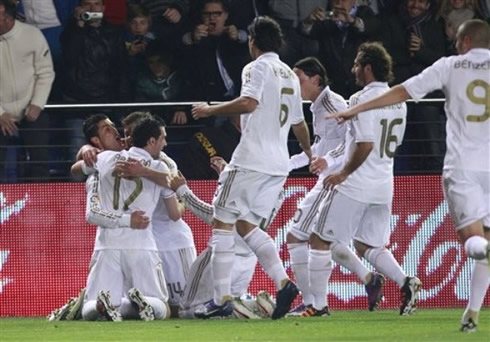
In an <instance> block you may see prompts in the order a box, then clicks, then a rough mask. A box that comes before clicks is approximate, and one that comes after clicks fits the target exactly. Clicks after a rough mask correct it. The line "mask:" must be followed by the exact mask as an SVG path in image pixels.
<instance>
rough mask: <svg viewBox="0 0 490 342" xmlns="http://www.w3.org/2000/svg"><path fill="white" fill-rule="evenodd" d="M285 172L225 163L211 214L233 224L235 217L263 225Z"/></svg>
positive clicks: (270, 211)
mask: <svg viewBox="0 0 490 342" xmlns="http://www.w3.org/2000/svg"><path fill="white" fill-rule="evenodd" d="M285 181H286V176H271V175H267V174H264V173H261V172H256V171H250V170H245V169H240V168H231V167H228V166H227V167H226V168H225V170H224V171H223V172H222V173H221V175H220V176H219V180H218V189H217V190H216V193H215V195H214V199H213V206H214V218H216V219H217V220H219V221H221V222H224V223H228V224H234V223H235V222H236V221H238V220H243V221H246V222H249V223H251V224H253V225H255V226H264V225H266V222H267V221H268V219H269V218H270V217H271V213H272V211H273V209H274V206H275V205H276V203H277V201H278V197H279V194H280V192H281V189H282V187H283V185H284V182H285Z"/></svg>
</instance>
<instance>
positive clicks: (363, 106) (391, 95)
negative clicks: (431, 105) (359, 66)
mask: <svg viewBox="0 0 490 342" xmlns="http://www.w3.org/2000/svg"><path fill="white" fill-rule="evenodd" d="M410 98H411V96H410V95H409V94H408V92H407V90H406V89H405V87H404V86H402V85H397V86H394V87H393V88H391V89H390V90H389V91H387V92H386V93H384V94H383V95H380V96H378V97H375V98H374V99H372V100H370V101H367V102H363V103H360V104H358V105H356V106H354V107H351V108H349V109H347V110H345V111H342V112H338V113H329V114H327V115H325V118H326V119H330V118H334V119H336V120H337V121H338V122H339V123H342V122H344V121H345V120H350V119H352V118H353V117H354V116H356V115H358V114H359V113H362V112H365V111H368V110H371V109H374V108H381V107H386V106H389V105H393V104H395V103H400V102H403V101H406V100H408V99H410Z"/></svg>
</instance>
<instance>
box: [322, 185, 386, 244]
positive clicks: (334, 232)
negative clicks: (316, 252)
mask: <svg viewBox="0 0 490 342" xmlns="http://www.w3.org/2000/svg"><path fill="white" fill-rule="evenodd" d="M390 216H391V204H369V203H362V202H358V201H355V200H353V199H351V198H350V197H347V196H345V195H344V194H342V193H340V192H338V191H337V190H332V191H330V192H329V193H328V195H327V197H326V198H325V200H324V201H323V203H322V205H321V207H320V212H319V216H318V222H317V224H316V226H315V227H314V228H313V233H315V234H316V235H318V236H319V237H320V238H321V239H322V240H324V241H338V242H340V243H342V244H344V245H348V244H349V243H350V242H351V240H352V239H354V240H357V241H360V242H362V243H364V244H366V245H368V246H371V247H384V246H386V245H387V244H388V243H389V240H390Z"/></svg>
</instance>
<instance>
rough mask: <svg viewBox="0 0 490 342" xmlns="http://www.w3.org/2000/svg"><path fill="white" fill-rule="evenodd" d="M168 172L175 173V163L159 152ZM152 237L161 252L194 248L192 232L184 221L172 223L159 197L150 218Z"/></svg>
mask: <svg viewBox="0 0 490 342" xmlns="http://www.w3.org/2000/svg"><path fill="white" fill-rule="evenodd" d="M159 159H160V160H161V161H163V162H164V163H165V164H166V165H167V167H168V169H169V171H170V172H172V173H177V172H178V169H177V164H176V163H175V161H174V160H173V159H172V158H170V157H169V156H168V155H166V154H165V153H164V152H160V158H159ZM152 225H153V235H154V237H155V242H156V244H157V248H158V250H159V251H161V252H166V251H171V250H172V251H173V250H177V249H183V248H188V247H194V237H193V236H192V230H191V228H190V227H189V225H188V224H187V223H185V221H184V220H182V219H180V220H178V221H173V220H171V219H170V217H169V216H168V210H167V207H166V205H165V200H164V198H162V197H160V198H159V200H158V203H157V206H156V208H155V211H154V213H153V217H152Z"/></svg>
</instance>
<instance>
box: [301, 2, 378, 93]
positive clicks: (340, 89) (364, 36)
mask: <svg viewBox="0 0 490 342" xmlns="http://www.w3.org/2000/svg"><path fill="white" fill-rule="evenodd" d="M332 15H333V16H329V13H327V11H325V9H324V8H322V7H317V8H315V9H314V10H313V11H312V12H311V13H310V15H309V16H308V17H307V18H306V19H305V20H304V21H303V23H302V26H301V30H302V32H303V33H304V34H306V35H307V36H309V37H311V38H313V39H316V40H317V41H318V42H319V45H320V51H319V59H320V61H321V62H322V64H323V65H324V66H325V69H326V70H327V74H328V75H330V80H331V88H332V90H333V91H335V92H336V93H338V94H340V95H342V96H343V97H345V98H348V97H349V96H350V95H352V94H353V93H354V92H355V91H356V90H357V89H358V88H357V86H356V84H355V80H354V75H353V74H352V73H351V68H352V65H353V63H354V58H355V57H356V53H357V48H358V47H359V46H360V45H361V43H363V42H365V41H367V40H370V39H374V38H376V37H377V36H378V33H379V32H380V29H381V21H380V20H379V19H378V18H377V17H376V16H375V15H374V12H373V11H372V9H371V8H369V7H368V6H364V5H361V6H357V5H356V0H332Z"/></svg>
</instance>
